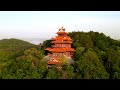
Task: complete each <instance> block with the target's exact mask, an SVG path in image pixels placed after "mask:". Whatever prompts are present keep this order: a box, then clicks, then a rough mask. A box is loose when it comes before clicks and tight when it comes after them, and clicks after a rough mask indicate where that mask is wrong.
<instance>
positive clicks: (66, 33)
mask: <svg viewBox="0 0 120 90" xmlns="http://www.w3.org/2000/svg"><path fill="white" fill-rule="evenodd" d="M56 34H67V32H64V31H63V32H57V33H56Z"/></svg>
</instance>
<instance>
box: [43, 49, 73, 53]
mask: <svg viewBox="0 0 120 90" xmlns="http://www.w3.org/2000/svg"><path fill="white" fill-rule="evenodd" d="M45 50H48V51H50V52H67V51H73V52H75V49H74V48H47V49H45Z"/></svg>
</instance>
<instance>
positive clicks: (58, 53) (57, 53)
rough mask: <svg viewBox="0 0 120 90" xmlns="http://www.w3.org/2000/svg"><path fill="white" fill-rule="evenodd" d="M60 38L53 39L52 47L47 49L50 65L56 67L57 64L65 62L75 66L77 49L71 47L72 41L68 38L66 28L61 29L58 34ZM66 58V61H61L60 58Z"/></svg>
mask: <svg viewBox="0 0 120 90" xmlns="http://www.w3.org/2000/svg"><path fill="white" fill-rule="evenodd" d="M56 34H58V36H55V37H54V38H52V42H51V43H52V46H51V47H48V48H46V49H45V50H47V51H48V55H47V56H46V57H45V58H47V60H46V61H47V63H48V65H55V64H57V63H62V62H63V61H64V62H66V63H69V64H73V63H74V60H73V59H72V57H73V55H74V52H75V49H74V48H72V47H71V44H72V39H71V38H70V37H69V36H67V34H68V33H67V32H65V28H63V27H62V28H60V29H59V31H58V32H57V33H56ZM62 57H66V58H67V59H66V61H65V60H61V59H60V58H62Z"/></svg>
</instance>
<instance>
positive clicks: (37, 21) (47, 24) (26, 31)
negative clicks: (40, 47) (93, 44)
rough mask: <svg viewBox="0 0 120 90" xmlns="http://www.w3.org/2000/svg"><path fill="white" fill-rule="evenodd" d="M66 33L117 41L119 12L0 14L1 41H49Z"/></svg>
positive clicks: (118, 37) (0, 12) (119, 25)
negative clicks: (61, 31)
mask: <svg viewBox="0 0 120 90" xmlns="http://www.w3.org/2000/svg"><path fill="white" fill-rule="evenodd" d="M62 26H63V27H64V28H65V29H66V32H72V31H83V32H89V31H94V32H99V33H104V34H105V35H106V36H110V37H111V38H113V39H120V30H119V29H120V11H0V40H1V39H7V38H8V39H9V38H17V39H22V40H27V41H30V40H31V39H36V40H37V39H38V41H39V39H46V40H47V39H51V38H52V37H54V36H56V34H55V33H56V32H57V31H58V30H59V28H61V27H62Z"/></svg>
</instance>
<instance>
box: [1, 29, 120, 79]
mask: <svg viewBox="0 0 120 90" xmlns="http://www.w3.org/2000/svg"><path fill="white" fill-rule="evenodd" d="M69 36H70V37H71V38H72V39H73V44H72V47H74V48H75V49H76V52H75V54H74V57H73V59H74V61H75V63H74V65H68V64H64V63H61V64H59V65H61V66H62V68H56V67H57V65H56V66H52V67H51V68H47V67H46V66H47V63H46V62H45V61H44V60H43V58H44V57H45V56H46V54H47V52H46V51H44V49H45V48H47V47H49V46H51V43H50V42H51V40H46V41H44V42H43V43H42V44H39V45H34V44H31V43H29V42H26V41H22V40H18V39H3V40H0V79H120V41H118V40H114V39H112V38H110V37H109V36H106V35H105V34H103V33H99V32H93V31H90V32H71V33H69ZM62 59H65V58H62Z"/></svg>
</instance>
